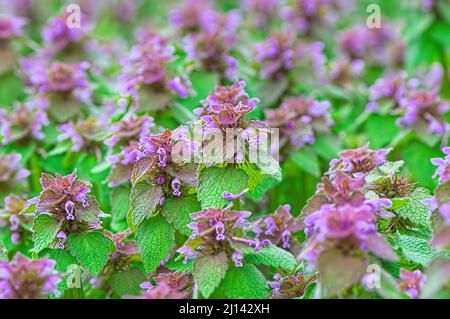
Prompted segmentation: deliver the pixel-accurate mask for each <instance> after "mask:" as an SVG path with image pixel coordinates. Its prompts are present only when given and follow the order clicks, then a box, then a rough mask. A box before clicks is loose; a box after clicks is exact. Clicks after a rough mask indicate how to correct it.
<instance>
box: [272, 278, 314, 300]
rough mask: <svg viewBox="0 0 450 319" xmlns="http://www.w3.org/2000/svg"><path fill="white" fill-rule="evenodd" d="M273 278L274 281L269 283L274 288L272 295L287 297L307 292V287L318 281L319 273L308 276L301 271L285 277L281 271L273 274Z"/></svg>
mask: <svg viewBox="0 0 450 319" xmlns="http://www.w3.org/2000/svg"><path fill="white" fill-rule="evenodd" d="M273 279H274V281H270V282H269V283H268V284H269V286H270V287H271V288H272V289H273V291H272V293H271V296H270V297H271V298H273V299H277V298H280V299H287V298H298V297H301V296H303V295H304V294H305V292H306V288H308V286H309V285H311V284H312V283H314V282H315V281H317V275H313V276H311V277H309V278H307V277H306V276H305V274H304V273H302V272H300V273H298V274H295V275H288V276H284V277H283V276H282V275H280V274H279V273H276V274H275V275H274V276H273Z"/></svg>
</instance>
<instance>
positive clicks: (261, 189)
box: [246, 175, 279, 202]
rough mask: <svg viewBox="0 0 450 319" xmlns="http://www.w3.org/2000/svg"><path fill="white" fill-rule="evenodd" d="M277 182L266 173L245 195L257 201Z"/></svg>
mask: <svg viewBox="0 0 450 319" xmlns="http://www.w3.org/2000/svg"><path fill="white" fill-rule="evenodd" d="M278 183H279V181H277V180H276V179H275V178H274V177H272V176H270V175H266V176H265V177H264V179H263V180H262V181H261V182H260V183H259V184H258V185H257V186H256V187H255V188H254V189H253V190H252V191H249V192H248V193H247V194H246V195H247V197H248V198H249V199H251V200H253V201H255V202H258V201H260V200H261V199H262V198H263V197H264V194H265V193H267V191H269V190H270V189H272V188H273V187H274V186H275V185H277V184H278Z"/></svg>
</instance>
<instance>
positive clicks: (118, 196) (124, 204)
mask: <svg viewBox="0 0 450 319" xmlns="http://www.w3.org/2000/svg"><path fill="white" fill-rule="evenodd" d="M109 198H110V203H111V216H112V220H113V223H117V222H119V221H120V220H123V219H125V218H126V217H127V213H128V210H129V209H130V188H129V187H128V186H119V187H115V188H113V189H112V190H111V193H110V196H109Z"/></svg>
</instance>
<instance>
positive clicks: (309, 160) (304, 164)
mask: <svg viewBox="0 0 450 319" xmlns="http://www.w3.org/2000/svg"><path fill="white" fill-rule="evenodd" d="M291 159H292V160H293V161H294V163H295V164H297V165H298V166H299V167H300V168H301V169H302V170H304V171H305V172H306V173H308V174H310V175H312V176H315V177H320V175H321V171H320V163H319V157H318V156H317V153H316V152H315V151H314V150H313V149H312V148H310V147H303V148H302V149H300V150H298V151H296V152H293V153H292V154H291Z"/></svg>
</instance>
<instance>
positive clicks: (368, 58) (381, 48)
mask: <svg viewBox="0 0 450 319" xmlns="http://www.w3.org/2000/svg"><path fill="white" fill-rule="evenodd" d="M339 44H340V50H341V52H342V54H343V55H344V56H345V57H347V58H349V59H350V60H356V59H358V60H363V61H364V62H366V63H367V64H369V65H379V66H384V67H390V68H398V67H401V66H402V65H403V62H404V51H405V44H404V43H403V40H402V38H401V37H400V35H399V28H398V27H397V26H394V25H390V24H388V23H386V22H385V21H382V23H381V28H368V27H367V26H366V25H365V24H361V25H356V26H353V27H351V28H350V29H347V30H345V31H343V32H342V33H341V34H340V35H339Z"/></svg>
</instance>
